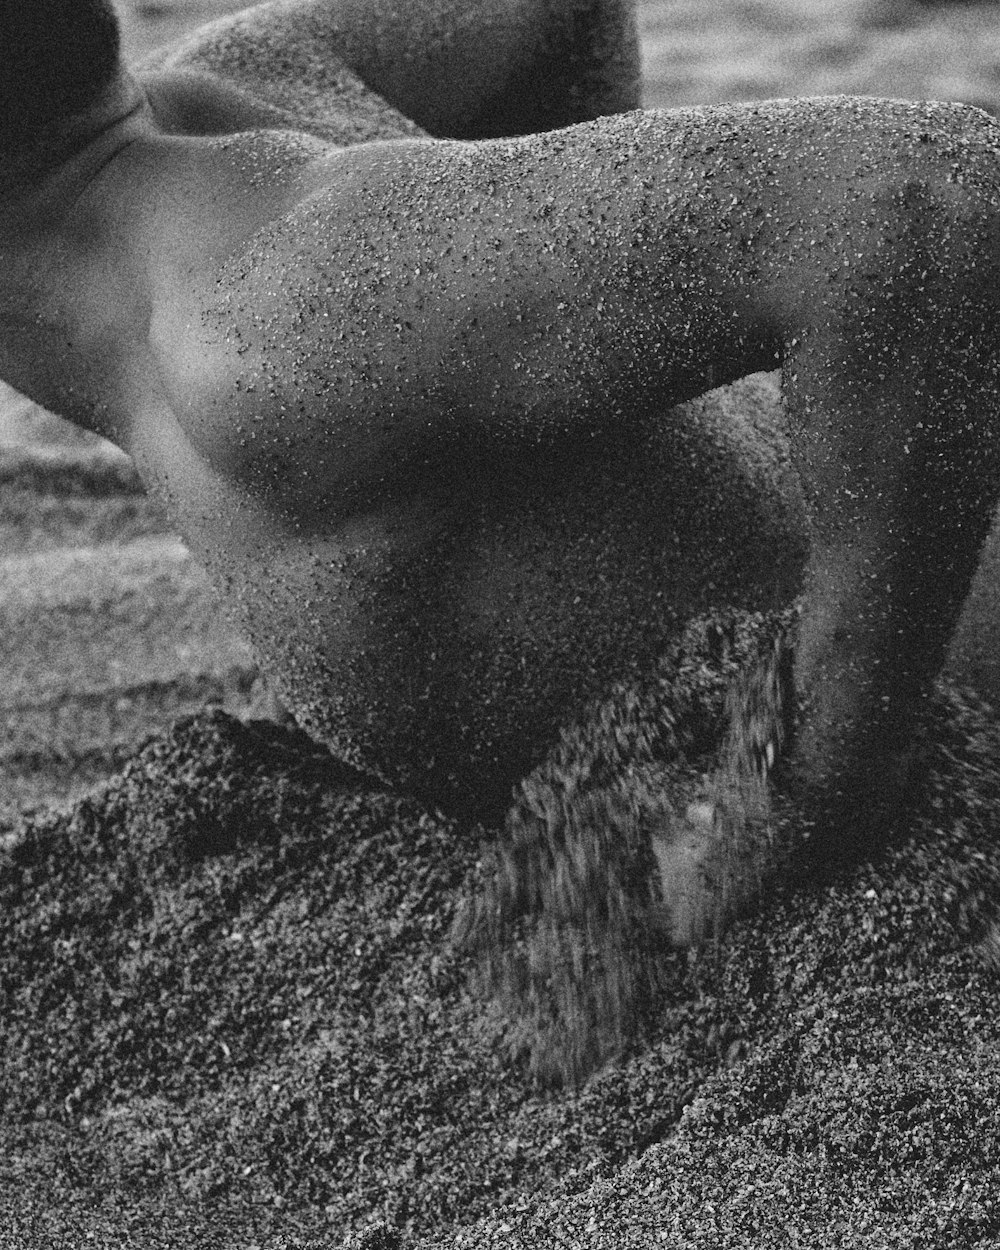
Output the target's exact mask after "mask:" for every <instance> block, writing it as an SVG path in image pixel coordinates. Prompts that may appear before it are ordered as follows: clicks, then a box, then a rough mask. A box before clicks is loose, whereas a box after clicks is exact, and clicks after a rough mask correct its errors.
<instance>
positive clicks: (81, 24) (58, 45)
mask: <svg viewBox="0 0 1000 1250" xmlns="http://www.w3.org/2000/svg"><path fill="white" fill-rule="evenodd" d="M119 50H120V37H119V30H118V17H117V14H116V13H115V10H114V7H113V5H112V3H111V0H0V58H2V64H0V138H2V139H3V141H4V142H5V143H8V144H9V143H10V142H15V143H24V142H30V141H31V139H32V137H34V136H35V135H37V134H38V133H39V132H40V131H42V130H44V129H46V128H47V127H49V126H51V125H53V124H55V123H58V122H59V121H60V119H62V118H69V117H72V116H73V114H74V113H79V112H81V111H82V110H84V109H85V108H86V107H87V106H88V105H89V104H92V103H93V102H94V101H95V100H96V99H97V98H98V96H99V95H100V94H101V92H102V91H103V90H104V89H105V88H106V87H107V86H108V85H109V84H110V83H111V81H112V79H113V78H114V75H115V71H116V69H117V67H118V56H119Z"/></svg>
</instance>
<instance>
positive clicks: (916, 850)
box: [0, 0, 1000, 1250]
mask: <svg viewBox="0 0 1000 1250" xmlns="http://www.w3.org/2000/svg"><path fill="white" fill-rule="evenodd" d="M181 7H183V9H184V13H183V17H184V18H185V20H186V19H188V18H193V17H194V16H195V15H196V7H195V6H194V5H190V6H189V5H184V6H176V7H175V8H169V7H165V8H164V11H163V12H162V14H161V17H160V19H157V20H158V28H157V29H156V30H154V31H151V30H150V27H149V25H148V24H147V28H146V29H145V30H144V31H141V32H138V33H137V34H135V35H133V38H134V39H136V41H137V42H136V45H135V46H138V43H139V42H140V41H146V42H147V44H148V41H149V40H150V39H155V38H156V37H158V36H159V35H160V34H163V33H164V32H166V31H167V29H168V27H169V25H170V24H171V23H172V22H173V21H174V20H175V19H176V18H177V17H178V16H179V13H178V10H180V9H181ZM874 8H875V6H874V5H867V6H865V5H860V4H847V3H833V2H832V0H831V2H830V3H828V4H822V5H821V4H819V3H818V0H817V3H816V4H813V5H805V4H802V3H798V4H792V3H790V2H789V3H775V4H772V5H764V4H740V5H737V4H726V5H722V4H720V5H718V6H716V7H715V10H714V21H713V22H712V23H709V24H706V23H705V22H704V20H703V13H704V6H703V5H697V6H696V5H695V4H693V3H690V4H689V3H684V2H678V3H676V4H661V5H646V6H645V7H644V9H643V32H644V41H645V48H646V52H647V77H648V83H649V85H648V88H647V102H648V103H651V104H670V103H686V102H692V101H696V100H717V99H726V98H746V97H748V96H756V97H760V96H766V95H775V94H791V93H802V92H809V93H812V92H815V91H830V90H863V91H873V92H874V91H879V92H884V93H886V94H890V93H891V94H898V95H925V94H926V95H934V94H938V95H947V96H949V97H951V98H964V99H972V100H975V101H976V102H980V103H987V104H989V103H992V101H993V99H994V94H991V93H995V92H996V91H997V88H998V84H1000V69H998V68H997V67H998V66H1000V15H996V14H995V13H994V14H990V16H989V17H988V18H987V17H985V16H984V15H986V14H989V13H990V10H989V6H984V7H983V8H982V9H981V10H977V9H974V8H971V9H966V8H965V7H963V6H950V5H944V6H940V8H939V9H938V10H937V11H936V12H933V13H932V12H931V11H930V10H925V9H922V8H920V7H919V6H908V5H905V4H902V5H895V6H893V5H889V4H886V5H881V6H880V8H881V12H882V18H881V19H880V20H881V21H882V22H888V23H890V24H887V25H877V24H872V22H871V11H872V10H873V9H874ZM863 10H867V11H868V17H867V19H866V18H865V14H864V12H863ZM893 11H895V13H896V17H895V18H894V17H893ZM911 11H917V13H918V19H919V20H917V21H915V22H914V23H913V24H910V25H907V24H906V23H905V20H904V19H906V18H907V16H908V14H909V13H910V12H911ZM894 21H895V22H897V23H900V24H891V23H892V22H894ZM984 22H985V23H986V24H985V26H984ZM36 420H37V421H38V425H37V428H36V429H35V430H34V432H33V434H32V436H31V437H30V438H28V440H27V442H24V441H23V440H22V441H20V442H19V446H20V450H19V451H18V452H17V453H16V454H15V452H14V451H12V450H10V443H11V440H10V439H8V440H7V443H8V447H7V449H5V450H2V454H0V466H5V468H4V475H3V477H2V482H0V490H2V495H0V500H2V505H0V523H2V527H0V535H2V544H3V545H2V547H0V558H2V561H3V572H4V591H3V598H2V602H0V611H2V613H3V624H4V630H5V639H6V640H7V655H8V667H7V669H6V670H5V674H9V675H10V676H9V677H8V681H7V682H6V683H5V686H6V690H5V693H4V696H3V698H4V699H5V700H6V702H5V703H4V702H3V701H2V700H0V716H3V717H4V718H5V719H4V725H5V735H4V741H5V749H6V750H7V751H8V754H7V756H5V757H4V763H5V764H7V765H8V767H7V769H6V776H7V778H8V779H13V781H15V782H16V784H17V786H19V787H20V788H19V789H16V791H15V790H14V789H13V788H9V789H8V791H7V794H6V795H5V796H4V797H5V798H6V799H7V800H8V806H7V817H6V819H7V825H6V828H7V829H8V831H10V833H11V836H10V837H8V838H7V839H6V849H5V850H4V851H3V852H2V853H0V890H2V892H3V903H2V907H3V916H4V921H3V924H2V926H0V942H2V943H3V951H2V954H0V961H2V964H0V966H2V967H3V968H4V979H3V990H2V999H0V1031H2V1034H3V1040H2V1048H3V1052H4V1055H5V1063H4V1065H3V1072H2V1076H0V1082H2V1094H0V1106H2V1108H3V1113H2V1117H0V1245H10V1246H12V1247H18V1248H19V1247H28V1246H43V1247H45V1246H49V1245H52V1246H57V1245H61V1244H66V1245H80V1244H87V1242H89V1243H91V1244H96V1245H99V1246H109V1247H117V1246H126V1245H129V1246H139V1247H159V1246H164V1247H166V1246H171V1247H174V1246H177V1245H188V1246H191V1247H206V1248H208V1247H212V1248H214V1247H220V1248H221V1247H233V1248H234V1250H235V1248H236V1247H240V1248H241V1250H248V1248H249V1247H251V1246H254V1245H257V1246H259V1247H261V1248H263V1247H269V1248H271V1247H273V1248H274V1250H277V1248H278V1247H305V1246H327V1245H329V1246H339V1245H340V1244H341V1243H342V1240H343V1238H344V1236H345V1235H347V1234H348V1233H349V1232H353V1233H355V1234H360V1231H361V1230H362V1229H364V1228H366V1227H367V1226H369V1225H373V1224H376V1223H378V1222H380V1221H381V1222H382V1224H381V1228H380V1231H373V1232H371V1233H369V1234H368V1236H367V1239H365V1238H361V1237H360V1236H359V1237H358V1239H357V1240H356V1242H355V1244H357V1243H358V1241H360V1242H361V1244H364V1245H366V1246H368V1247H369V1250H375V1248H376V1247H378V1246H387V1247H388V1246H393V1245H399V1244H402V1245H406V1244H411V1242H414V1241H415V1242H416V1243H417V1244H421V1245H427V1246H430V1245H434V1246H445V1245H452V1246H460V1245H461V1246H481V1245H497V1246H509V1247H515V1246H522V1245H524V1246H526V1245H529V1244H531V1245H540V1246H553V1247H554V1246H566V1245H571V1246H586V1247H590V1246H594V1247H597V1246H604V1245H607V1246H621V1245H635V1246H643V1247H653V1246H668V1247H696V1246H703V1245H704V1246H706V1247H708V1246H711V1247H713V1248H714V1247H727V1246H732V1247H745V1246H748V1245H753V1246H754V1247H765V1246H771V1245H774V1246H787V1245H796V1244H799V1245H823V1246H827V1245H837V1244H844V1245H850V1246H852V1247H856V1246H871V1247H881V1246H886V1245H900V1246H904V1245H905V1246H913V1245H918V1244H926V1245H929V1246H939V1245H940V1246H949V1247H950V1246H963V1245H975V1244H991V1243H992V1242H994V1241H995V1240H997V1239H998V1238H1000V1202H998V1199H997V1197H996V1195H997V1194H998V1193H1000V1186H998V1181H1000V1151H998V1148H997V1145H996V1142H997V1136H996V1130H995V1125H996V1120H997V1113H998V1095H1000V1065H998V1064H997V1061H996V1053H997V1050H996V1047H997V1042H998V1040H1000V1039H998V1036H997V1031H998V1028H1000V1026H998V1025H997V1023H996V1022H997V1021H998V1020H1000V984H998V979H997V978H998V969H1000V918H998V912H997V902H998V897H1000V896H998V882H1000V849H998V842H997V824H998V820H1000V817H998V815H997V813H998V811H1000V807H998V803H1000V780H998V777H1000V770H998V769H997V767H996V761H997V759H998V758H1000V730H998V728H997V726H996V723H995V720H994V717H993V715H992V713H991V712H990V711H989V710H988V709H987V708H985V707H983V706H981V705H979V704H978V703H977V702H976V700H975V699H974V698H971V697H970V698H966V699H961V698H959V697H958V696H957V695H955V694H954V693H948V694H943V695H942V697H941V702H940V704H939V706H938V710H937V713H936V715H935V717H934V718H933V719H932V722H931V727H930V744H931V745H930V747H929V753H928V759H927V766H926V768H925V769H924V770H922V773H923V784H922V785H921V787H920V789H919V791H915V792H914V795H913V804H914V810H913V812H912V814H910V816H908V818H907V819H906V820H905V821H904V822H903V823H902V826H901V828H900V831H899V835H898V837H897V839H896V842H895V844H894V845H893V847H892V848H891V849H890V850H889V851H888V852H887V853H886V855H885V856H884V857H883V858H882V859H881V860H880V862H878V863H877V864H875V865H864V866H861V867H859V868H856V869H854V870H851V871H850V872H847V873H846V874H845V875H844V876H843V877H842V878H841V879H839V880H836V881H831V882H824V883H820V884H818V885H815V886H813V887H811V888H804V889H801V890H800V891H798V892H797V893H796V894H795V895H794V896H789V897H777V898H775V899H774V900H773V901H772V903H771V904H770V905H769V906H768V908H767V909H766V910H765V911H763V912H762V913H761V914H760V915H759V917H758V918H757V919H756V920H754V921H753V922H750V923H747V924H745V925H744V926H742V927H741V928H739V929H737V930H736V931H734V932H733V933H732V934H731V935H730V936H729V937H728V938H727V939H726V940H725V941H724V942H723V943H722V944H721V945H720V946H719V947H718V948H717V949H713V950H712V951H710V952H709V953H707V954H706V956H705V957H704V958H702V959H701V960H699V961H696V962H694V963H693V964H691V965H690V966H689V965H688V964H687V962H686V961H681V960H675V961H673V962H670V961H669V960H667V964H668V965H669V966H668V971H669V973H670V976H669V977H667V978H666V983H667V986H668V989H667V990H666V991H665V993H664V995H663V998H662V1001H660V1002H658V1004H657V1009H656V1012H655V1013H654V1016H653V1018H652V1020H651V1021H650V1023H649V1026H648V1032H647V1034H646V1036H645V1037H644V1038H643V1039H642V1041H641V1043H640V1044H638V1045H637V1046H636V1047H635V1049H634V1051H633V1052H632V1053H629V1054H627V1055H625V1056H623V1057H622V1059H621V1061H620V1062H618V1063H616V1064H612V1065H611V1066H609V1068H608V1069H607V1070H605V1071H603V1072H601V1073H599V1074H598V1075H596V1076H595V1077H593V1078H591V1080H590V1081H589V1082H588V1083H587V1084H586V1085H585V1086H584V1087H583V1089H582V1090H579V1091H565V1090H564V1091H555V1092H548V1093H545V1092H539V1091H537V1090H535V1089H534V1088H533V1086H532V1083H531V1080H530V1078H529V1076H528V1074H527V1072H526V1070H525V1065H524V1058H523V1055H521V1054H519V1053H518V1052H517V1048H516V1045H515V1046H513V1047H512V1045H511V1031H510V1028H509V1025H508V1024H507V1023H506V1022H505V1021H504V1020H503V1019H502V1018H501V1017H500V1016H498V1015H497V1013H496V1012H494V1011H492V1010H491V1009H490V1008H489V1007H488V1005H486V1004H484V1002H483V1001H482V1000H481V999H480V998H478V997H477V996H476V995H475V994H474V993H472V992H471V991H470V988H469V983H468V973H469V970H470V969H469V963H468V959H467V957H466V956H464V955H462V954H461V953H459V952H457V951H456V950H455V949H454V948H453V946H452V944H451V943H450V941H449V932H450V926H451V923H452V920H453V917H454V913H455V909H456V907H457V906H458V903H459V900H460V899H462V898H464V897H467V895H468V894H469V891H470V890H471V889H472V885H473V881H474V879H475V872H476V867H475V865H476V860H477V856H478V841H477V839H478V836H479V832H480V831H475V830H473V831H470V830H462V829H459V828H457V827H456V826H455V825H453V824H449V823H448V822H446V821H444V820H442V819H441V818H440V817H439V816H437V815H435V814H434V813H429V812H426V811H424V810H423V809H421V808H420V807H419V806H418V805H417V804H416V803H414V802H413V801H411V800H410V799H408V798H407V797H406V796H398V795H389V794H386V793H385V792H383V791H380V790H378V789H377V788H373V787H372V786H371V785H370V784H368V783H367V782H366V781H365V780H364V779H363V778H359V777H358V776H356V775H354V774H351V773H349V772H347V771H345V770H343V769H340V768H338V767H337V766H335V765H332V764H331V763H330V762H329V760H328V759H327V758H325V757H323V756H322V755H320V754H318V753H316V752H315V751H313V750H312V749H311V748H310V747H309V746H308V744H306V743H304V742H303V741H302V740H301V739H300V738H298V737H297V736H296V735H294V734H291V733H289V732H288V731H284V730H278V729H277V728H275V727H268V726H261V725H258V726H256V727H252V726H251V727H246V726H243V725H241V724H240V723H239V721H237V720H234V719H233V718H232V717H231V716H228V715H226V713H225V712H223V711H220V710H214V711H208V712H201V713H199V714H198V715H197V716H196V718H195V719H194V720H190V719H188V720H185V721H182V722H181V724H180V725H179V726H178V727H176V728H174V729H168V728H166V726H168V725H169V724H170V722H171V721H172V720H173V718H174V717H175V716H176V715H178V714H180V713H184V712H189V711H193V710H194V709H196V708H199V707H202V706H203V705H204V704H205V703H206V702H210V703H214V704H216V705H224V706H225V707H227V708H229V709H230V710H231V711H236V712H240V711H243V710H245V708H246V705H247V701H248V699H249V687H250V683H251V681H252V678H253V674H254V669H253V664H252V660H251V658H250V657H249V653H248V652H247V650H246V648H245V645H244V644H243V643H242V641H241V640H240V639H239V638H238V637H236V636H234V635H233V634H232V633H231V632H230V631H228V630H227V629H226V628H225V626H224V625H222V624H220V622H219V620H218V616H217V612H216V610H215V607H214V600H213V598H212V596H211V591H210V589H209V588H208V586H207V583H205V581H204V579H202V578H201V576H200V574H199V573H198V572H197V570H195V569H194V568H193V566H192V565H191V562H190V559H189V557H187V555H186V553H185V552H184V550H183V548H181V547H180V546H179V545H178V544H177V542H176V540H175V539H174V538H173V537H172V536H171V535H169V533H168V532H167V531H165V530H164V528H163V521H162V518H160V517H158V516H157V515H156V514H155V513H153V512H152V510H150V509H149V507H148V505H147V504H146V502H145V500H144V499H143V497H142V496H140V495H137V494H136V490H135V483H134V480H133V479H132V478H131V475H130V472H129V469H128V466H127V464H125V463H123V462H122V461H121V460H120V459H118V458H117V457H115V456H114V454H113V453H111V452H110V451H108V450H107V449H106V448H101V447H99V446H96V445H94V444H91V443H89V442H87V441H86V440H84V441H80V440H78V439H76V438H73V437H72V436H69V435H67V434H65V433H64V432H59V431H54V430H53V427H52V426H51V424H49V423H47V422H46V421H44V420H41V419H36ZM17 428H18V430H21V431H23V428H24V422H23V420H19V421H18V423H17ZM45 430H48V433H47V434H46V433H45ZM11 437H12V436H11ZM17 456H20V460H18V459H17ZM991 559H992V557H991ZM994 567H995V566H994ZM996 584H997V576H996V575H995V574H994V573H992V572H991V573H990V574H989V575H988V576H986V577H985V578H984V579H983V580H982V581H981V584H980V587H979V590H978V595H979V598H978V600H977V605H976V606H975V608H974V610H973V612H974V613H978V616H976V615H967V620H966V625H965V628H966V631H967V647H968V646H970V645H972V642H974V643H975V646H976V651H975V654H974V655H973V658H972V659H971V660H970V659H969V652H968V650H967V651H966V653H965V659H964V660H963V662H962V664H961V665H960V667H961V669H962V672H963V673H964V674H965V675H966V676H974V677H976V678H977V679H978V681H979V684H980V686H981V687H983V688H985V687H987V686H988V684H989V682H990V681H991V680H994V677H993V673H994V670H993V668H992V667H991V655H992V646H991V644H990V639H991V638H992V632H991V631H992V621H993V620H995V619H996V612H995V610H994V594H995V592H994V589H993V587H994V586H995V585H996ZM976 621H978V622H979V624H978V626H976V628H973V626H972V624H970V622H973V623H974V622H976ZM970 639H971V640H972V642H970V641H969V640H970ZM184 648H187V649H188V650H187V652H186V653H185V652H184V651H183V649H184ZM976 664H978V665H979V668H978V669H977V668H976V667H975V665H976ZM212 683H214V684H212ZM130 700H131V702H130ZM150 733H154V734H155V736H154V738H153V740H152V741H151V742H150V744H149V745H148V746H146V747H145V748H144V749H143V750H141V751H137V750H136V744H137V743H138V742H140V741H141V740H142V738H143V737H144V736H146V735H148V734H150ZM18 735H20V737H19V736H18ZM32 751H34V752H35V754H34V755H32ZM116 769H118V770H120V771H119V772H118V775H117V776H116V777H115V778H114V779H113V780H111V781H110V782H109V783H108V784H107V785H106V786H105V787H104V788H102V789H99V790H97V791H95V792H94V793H93V795H92V796H91V797H90V798H87V799H84V800H83V801H82V802H81V803H78V804H77V806H75V807H74V808H73V809H72V810H71V811H70V812H69V813H68V814H64V815H53V816H48V815H43V814H39V815H36V816H35V817H34V818H33V819H30V820H28V821H26V822H22V823H20V824H19V825H18V828H17V830H16V832H14V826H15V824H17V822H16V820H15V818H14V815H13V811H14V808H15V807H16V806H17V805H19V804H21V803H24V802H27V803H29V804H30V805H31V806H34V807H39V806H44V805H45V804H46V801H47V800H48V799H51V798H65V797H67V796H73V795H77V794H79V793H80V791H81V789H86V788H87V787H89V786H90V785H91V784H92V783H93V781H94V780H96V779H97V778H98V777H101V776H106V775H108V774H109V773H112V772H114V771H115V770H116ZM88 770H89V771H88ZM11 784H12V783H11V780H8V786H11ZM470 874H472V876H471V877H470ZM476 1221H481V1222H479V1223H476ZM85 1239H86V1241H85Z"/></svg>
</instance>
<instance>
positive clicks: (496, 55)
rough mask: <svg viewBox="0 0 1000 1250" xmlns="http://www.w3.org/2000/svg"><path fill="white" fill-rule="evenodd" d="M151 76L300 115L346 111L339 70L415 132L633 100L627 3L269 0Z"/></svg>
mask: <svg viewBox="0 0 1000 1250" xmlns="http://www.w3.org/2000/svg"><path fill="white" fill-rule="evenodd" d="M150 68H173V69H178V68H186V69H190V70H197V71H201V72H207V73H210V74H215V75H217V76H219V77H221V78H223V79H226V80H227V81H229V82H231V83H233V84H234V85H237V86H239V87H240V88H241V89H242V90H244V91H246V92H247V93H248V94H250V95H255V94H258V95H261V96H262V98H268V99H270V98H272V97H274V96H275V95H276V94H277V96H278V97H280V100H281V103H282V104H283V106H286V107H291V108H292V110H293V111H294V110H295V108H296V104H295V101H297V102H298V104H297V107H298V109H299V110H300V111H301V113H302V115H303V117H304V118H306V117H308V116H309V115H311V114H312V113H314V112H315V111H316V109H317V107H321V108H325V107H330V108H339V109H344V108H345V106H346V107H348V108H351V107H357V102H356V101H353V102H352V101H351V100H350V99H348V98H346V97H345V96H344V95H343V92H342V90H339V89H338V84H337V74H338V69H346V70H348V71H350V72H351V73H352V74H354V75H356V76H357V77H358V79H360V80H361V82H363V83H364V84H365V86H366V87H367V88H368V89H369V90H370V91H372V92H377V93H378V94H379V95H380V96H382V97H383V98H384V99H385V100H386V101H388V103H389V104H390V105H391V106H392V108H394V109H395V110H398V112H399V113H401V114H402V115H403V116H404V117H406V118H408V119H410V120H411V121H413V122H415V123H416V124H417V125H418V126H420V127H422V128H424V129H425V130H427V131H429V132H430V133H432V134H438V135H451V136H455V137H469V138H471V137H479V136H485V135H497V134H513V133H527V132H530V131H538V130H545V129H550V128H552V127H554V126H559V125H567V124H570V123H572V122H576V121H582V120H586V119H588V118H590V117H596V116H599V115H601V114H604V113H611V112H618V111H622V110H625V109H629V108H635V107H636V106H637V105H638V103H639V72H640V71H639V51H638V36H637V32H636V25H635V16H634V6H633V2H632V0H599V2H598V3H595V4H590V5H588V6H587V7H586V11H585V13H584V14H581V10H580V6H579V5H578V4H577V3H575V2H574V0H544V2H543V0H432V2H431V3H428V2H427V0H406V2H404V3H399V2H398V0H276V2H272V3H267V4H261V5H257V6H254V7H253V8H251V9H248V10H245V11H243V12H240V13H237V14H235V15H233V16H231V17H226V18H223V19H221V20H220V21H217V22H213V23H211V24H210V25H208V26H206V27H203V28H202V29H200V30H199V31H197V32H195V34H194V35H193V36H192V37H190V38H189V39H187V40H186V41H184V42H183V43H182V44H180V45H178V47H177V48H175V49H172V50H170V51H169V52H167V53H166V54H164V53H160V54H158V55H157V56H156V57H155V58H154V59H153V61H152V62H151V64H150ZM322 96H325V97H326V99H324V100H321V99H319V97H322ZM289 102H291V103H289Z"/></svg>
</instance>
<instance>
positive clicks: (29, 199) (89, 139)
mask: <svg viewBox="0 0 1000 1250" xmlns="http://www.w3.org/2000/svg"><path fill="white" fill-rule="evenodd" d="M146 111H147V105H146V98H145V95H144V94H143V92H142V91H141V90H140V89H139V87H138V86H137V85H136V83H135V82H134V81H133V79H132V78H131V77H130V76H129V75H128V74H126V73H125V72H124V71H120V72H119V74H118V75H117V76H116V77H115V78H114V79H113V80H112V82H111V83H110V84H109V86H108V87H107V89H106V90H105V91H104V92H102V94H101V95H100V97H99V98H98V99H97V100H96V101H95V102H94V103H93V104H92V105H91V106H90V107H89V108H87V109H86V110H85V111H84V112H82V113H78V114H75V115H74V116H72V117H69V118H65V119H61V120H60V121H59V122H58V123H55V124H53V125H52V126H50V127H47V128H46V129H45V130H44V131H42V132H41V133H40V134H39V135H38V136H37V138H34V139H33V140H32V141H31V142H30V143H28V144H25V145H24V146H21V147H17V148H16V149H8V150H6V151H4V150H0V212H5V211H6V210H9V209H12V208H13V209H21V210H22V211H23V210H24V208H25V207H26V206H27V205H32V206H34V205H35V204H36V202H37V201H38V199H39V197H42V198H51V197H53V194H54V198H55V199H57V200H58V201H60V202H61V203H63V204H65V203H67V202H68V201H69V200H71V199H72V198H74V194H79V193H80V192H81V191H82V190H83V188H84V187H85V186H86V184H87V183H88V182H89V181H90V179H91V178H93V177H94V176H95V175H96V174H97V173H99V172H100V170H101V169H103V168H104V166H105V165H107V164H108V162H109V161H111V160H112V159H113V158H114V157H115V156H116V155H117V154H118V152H120V151H121V150H122V148H124V147H125V146H127V144H128V143H129V142H130V141H131V139H132V138H133V137H134V135H135V133H136V131H137V126H138V123H139V122H140V120H141V119H142V118H143V116H144V114H145V112H146Z"/></svg>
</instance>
